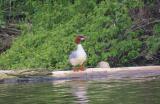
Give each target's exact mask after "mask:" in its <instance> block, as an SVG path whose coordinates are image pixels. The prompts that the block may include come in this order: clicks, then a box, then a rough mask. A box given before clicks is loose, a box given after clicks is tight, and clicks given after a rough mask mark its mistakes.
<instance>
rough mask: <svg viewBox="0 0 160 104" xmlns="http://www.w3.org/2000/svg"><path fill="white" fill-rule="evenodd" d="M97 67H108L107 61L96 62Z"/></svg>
mask: <svg viewBox="0 0 160 104" xmlns="http://www.w3.org/2000/svg"><path fill="white" fill-rule="evenodd" d="M97 68H110V66H109V63H108V62H105V61H101V62H99V63H98V64H97Z"/></svg>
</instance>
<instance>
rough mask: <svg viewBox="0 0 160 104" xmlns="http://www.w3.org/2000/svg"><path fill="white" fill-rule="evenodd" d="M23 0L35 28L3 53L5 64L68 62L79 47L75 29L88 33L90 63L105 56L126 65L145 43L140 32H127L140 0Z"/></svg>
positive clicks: (1, 58) (59, 64)
mask: <svg viewBox="0 0 160 104" xmlns="http://www.w3.org/2000/svg"><path fill="white" fill-rule="evenodd" d="M97 1H99V2H97ZM23 2H24V3H25V7H26V8H29V9H26V11H27V13H28V14H29V15H27V18H30V19H32V23H33V24H32V25H33V27H32V32H27V33H26V32H24V33H23V34H22V35H21V36H20V37H18V38H17V39H15V41H14V42H13V45H12V47H11V48H10V49H9V50H7V51H6V52H4V53H3V54H1V56H0V67H1V68H13V69H17V68H39V67H40V68H49V69H59V68H62V69H63V68H66V67H70V65H69V63H68V55H69V54H70V52H71V51H72V50H73V49H75V47H76V45H75V44H74V37H75V36H76V35H77V34H85V35H86V36H87V37H88V39H87V40H86V41H85V42H84V43H82V44H83V46H84V48H85V50H86V52H87V55H88V60H87V63H86V64H87V66H96V64H97V62H99V61H101V60H106V61H109V63H110V64H111V65H112V66H122V65H126V64H129V60H132V59H134V58H135V57H137V56H138V55H139V54H140V47H141V45H142V43H141V41H140V40H138V39H136V37H137V35H136V34H138V33H137V32H129V33H128V34H124V33H125V30H126V29H128V28H129V27H130V26H131V25H132V20H131V18H130V16H129V14H128V12H129V9H131V8H135V7H139V6H142V2H141V1H140V0H130V1H128V0H75V1H74V2H73V1H72V0H54V1H52V0H43V3H42V2H41V1H35V0H28V1H23ZM19 8H22V7H19ZM23 8H24V7H23ZM22 27H23V26H22ZM24 27H25V26H24ZM129 65H130V64H129Z"/></svg>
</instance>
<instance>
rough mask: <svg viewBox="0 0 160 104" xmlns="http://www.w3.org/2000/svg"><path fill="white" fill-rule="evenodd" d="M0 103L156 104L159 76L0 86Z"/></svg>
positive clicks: (159, 94)
mask: <svg viewBox="0 0 160 104" xmlns="http://www.w3.org/2000/svg"><path fill="white" fill-rule="evenodd" d="M0 104H160V77H150V78H140V79H119V80H113V79H110V80H93V81H86V80H73V81H65V82H63V81H50V82H39V83H38V82H36V83H22V82H21V83H10V84H9V83H7V84H0Z"/></svg>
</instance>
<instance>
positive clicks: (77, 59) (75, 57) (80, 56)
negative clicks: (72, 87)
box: [69, 35, 87, 71]
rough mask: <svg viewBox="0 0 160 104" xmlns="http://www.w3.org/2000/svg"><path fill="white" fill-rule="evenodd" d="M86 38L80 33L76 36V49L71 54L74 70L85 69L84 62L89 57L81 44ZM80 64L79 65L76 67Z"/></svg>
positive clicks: (70, 60) (70, 58)
mask: <svg viewBox="0 0 160 104" xmlns="http://www.w3.org/2000/svg"><path fill="white" fill-rule="evenodd" d="M85 39H86V37H85V36H83V35H78V36H76V38H75V44H76V45H77V48H76V50H74V51H72V52H71V54H70V55H69V62H70V64H71V65H72V66H73V71H84V70H85V68H84V62H85V61H86V59H87V54H86V52H85V50H84V48H83V46H82V44H81V42H82V41H84V40H85ZM76 66H79V67H76Z"/></svg>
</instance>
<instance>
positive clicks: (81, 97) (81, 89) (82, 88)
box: [69, 80, 88, 104]
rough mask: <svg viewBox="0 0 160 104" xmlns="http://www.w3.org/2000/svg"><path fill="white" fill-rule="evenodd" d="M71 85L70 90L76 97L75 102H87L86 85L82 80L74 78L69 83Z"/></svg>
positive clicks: (80, 103)
mask: <svg viewBox="0 0 160 104" xmlns="http://www.w3.org/2000/svg"><path fill="white" fill-rule="evenodd" d="M69 85H70V87H71V92H72V94H73V96H74V97H75V98H76V100H75V103H78V104H87V103H88V97H87V88H88V85H87V83H86V81H84V80H75V81H71V82H70V83H69Z"/></svg>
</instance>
